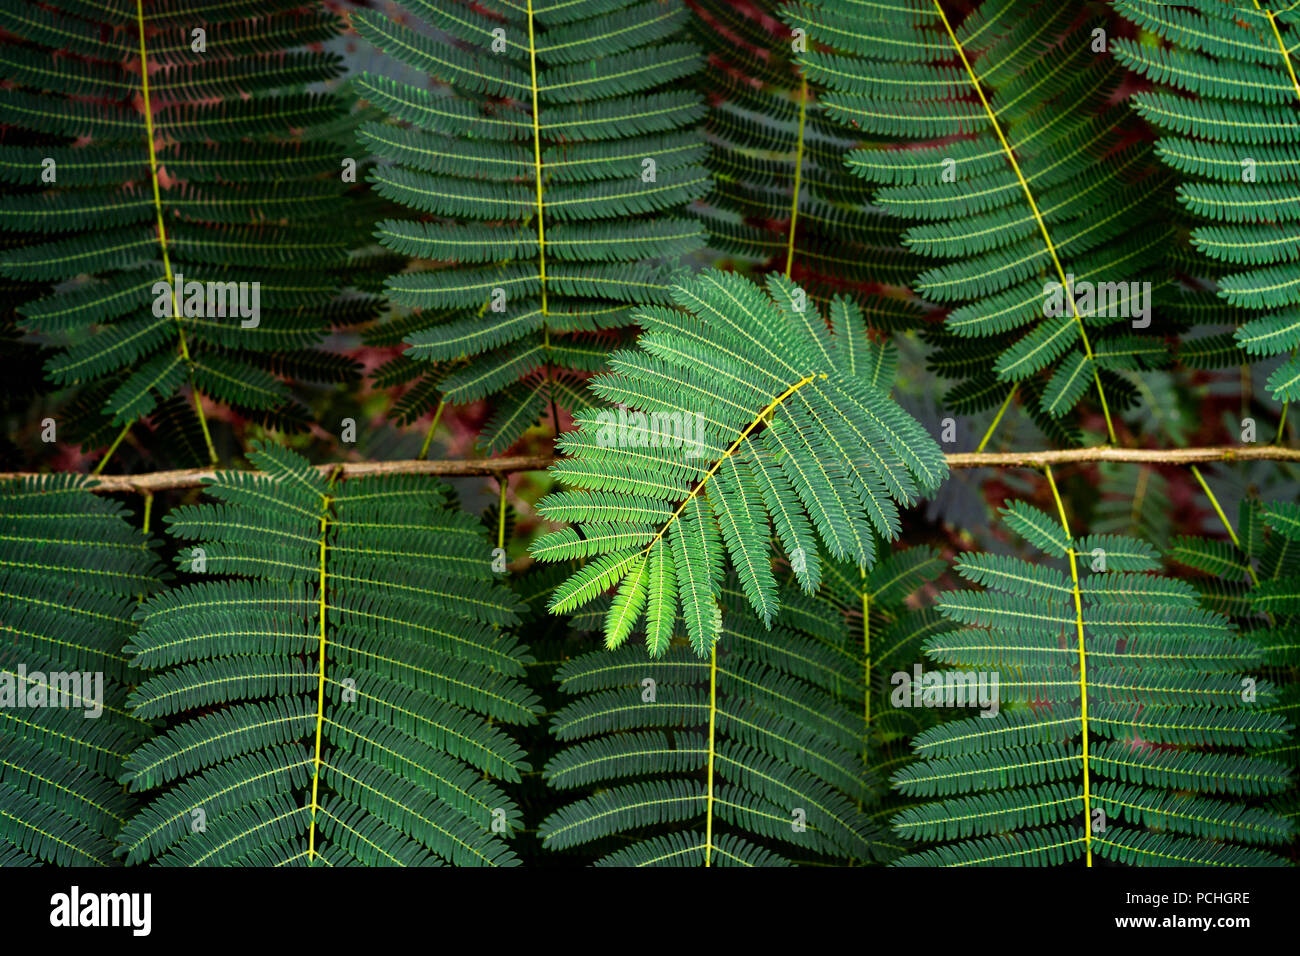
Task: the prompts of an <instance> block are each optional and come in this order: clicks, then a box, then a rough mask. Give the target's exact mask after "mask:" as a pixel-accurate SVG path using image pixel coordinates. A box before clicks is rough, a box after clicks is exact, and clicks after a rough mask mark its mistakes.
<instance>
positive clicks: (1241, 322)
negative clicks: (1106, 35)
mask: <svg viewBox="0 0 1300 956" xmlns="http://www.w3.org/2000/svg"><path fill="white" fill-rule="evenodd" d="M1115 9H1116V10H1117V11H1118V12H1119V13H1120V14H1121V15H1123V16H1124V17H1126V18H1127V19H1129V20H1131V21H1132V22H1133V23H1135V24H1137V25H1138V26H1139V27H1141V28H1142V29H1143V30H1146V31H1148V32H1149V33H1150V34H1152V35H1153V36H1155V37H1158V38H1159V39H1160V40H1161V44H1160V45H1154V44H1153V45H1148V44H1138V43H1134V42H1131V41H1126V40H1118V41H1116V44H1115V56H1116V58H1117V59H1118V60H1119V62H1121V63H1123V64H1124V65H1126V66H1127V67H1129V68H1130V69H1132V70H1134V71H1135V72H1137V73H1139V74H1141V75H1142V76H1144V77H1146V78H1148V79H1150V80H1152V81H1153V82H1154V83H1156V84H1158V88H1157V89H1156V90H1154V91H1151V92H1141V93H1135V94H1133V96H1132V98H1131V103H1132V107H1133V109H1134V110H1135V111H1136V112H1137V113H1138V115H1140V116H1142V117H1143V118H1144V119H1145V120H1147V121H1148V122H1149V123H1151V124H1152V125H1153V126H1155V127H1156V128H1157V129H1158V130H1159V131H1161V132H1162V133H1163V135H1162V136H1161V138H1160V140H1159V141H1158V143H1157V144H1156V154H1157V155H1158V156H1159V157H1160V158H1161V160H1163V161H1164V163H1165V164H1166V165H1168V166H1169V167H1170V168H1171V169H1173V170H1174V171H1176V172H1177V173H1178V174H1180V175H1181V177H1182V183H1181V185H1180V186H1179V187H1178V198H1179V200H1180V202H1181V203H1182V205H1183V206H1184V207H1185V208H1186V210H1187V212H1188V213H1189V214H1190V215H1191V217H1192V219H1193V222H1194V226H1195V227H1194V228H1193V229H1192V230H1191V245H1192V246H1193V247H1194V248H1195V249H1196V251H1197V252H1198V253H1200V257H1201V259H1200V267H1201V271H1202V272H1203V273H1206V274H1208V275H1210V276H1212V277H1214V278H1216V281H1217V286H1218V288H1217V292H1218V296H1219V297H1220V299H1221V300H1222V301H1223V302H1224V303H1226V304H1227V305H1228V306H1230V307H1231V313H1230V315H1229V316H1228V317H1227V321H1228V322H1230V323H1232V324H1234V325H1236V326H1237V329H1236V333H1235V336H1234V338H1235V340H1236V344H1237V346H1238V347H1239V348H1240V349H1241V350H1242V352H1244V353H1245V354H1244V355H1243V354H1240V353H1238V355H1237V357H1236V364H1248V363H1250V362H1252V361H1258V360H1259V359H1260V358H1268V357H1272V356H1287V355H1288V354H1289V356H1290V357H1289V358H1287V359H1283V360H1282V363H1281V365H1280V366H1279V367H1278V368H1277V369H1275V370H1274V371H1273V372H1272V374H1271V375H1270V376H1269V379H1268V389H1269V391H1270V392H1271V393H1272V395H1273V398H1274V399H1275V400H1277V401H1282V402H1286V401H1290V400H1292V399H1296V398H1300V362H1298V361H1297V360H1296V358H1295V351H1296V348H1297V347H1300V322H1297V319H1296V315H1297V313H1296V309H1295V308H1294V306H1295V305H1296V304H1297V303H1300V273H1298V272H1297V270H1296V267H1295V259H1296V244H1295V241H1294V238H1288V236H1293V234H1294V233H1295V231H1296V230H1295V227H1294V219H1295V215H1294V213H1295V207H1296V198H1297V195H1298V194H1297V191H1296V182H1295V173H1294V164H1293V163H1292V162H1291V161H1290V159H1289V157H1290V156H1292V155H1293V154H1294V152H1295V150H1296V144H1297V143H1300V121H1297V119H1296V112H1295V110H1296V105H1297V102H1298V101H1300V89H1297V87H1296V84H1295V73H1294V70H1295V54H1294V38H1295V29H1296V24H1295V20H1294V18H1292V17H1289V16H1286V15H1284V14H1279V13H1274V12H1272V11H1270V10H1268V9H1266V8H1265V7H1260V6H1258V5H1256V6H1254V7H1252V6H1250V5H1240V6H1234V7H1232V8H1231V12H1232V16H1225V15H1224V7H1222V6H1221V5H1219V4H1214V3H1206V2H1197V3H1191V4H1185V5H1183V6H1181V7H1178V6H1172V5H1169V4H1163V3H1152V2H1149V0H1125V2H1119V3H1116V4H1115Z"/></svg>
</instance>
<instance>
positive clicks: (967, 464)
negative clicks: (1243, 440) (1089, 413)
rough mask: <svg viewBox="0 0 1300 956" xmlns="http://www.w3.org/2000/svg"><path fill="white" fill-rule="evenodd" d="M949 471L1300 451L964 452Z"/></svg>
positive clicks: (1299, 451) (1290, 457)
mask: <svg viewBox="0 0 1300 956" xmlns="http://www.w3.org/2000/svg"><path fill="white" fill-rule="evenodd" d="M944 458H945V459H947V461H948V467H949V468H1043V467H1045V466H1047V465H1071V464H1086V463H1088V462H1094V461H1123V462H1128V463H1129V464H1134V465H1195V464H1200V463H1201V462H1207V461H1295V462H1300V448H1284V447H1281V446H1279V445H1262V444H1261V445H1213V446H1211V447H1208V448H1168V449H1165V448H1112V447H1111V446H1109V445H1097V446H1095V447H1092V448H1067V449H1064V450H1062V451H1007V452H962V453H958V454H953V455H944Z"/></svg>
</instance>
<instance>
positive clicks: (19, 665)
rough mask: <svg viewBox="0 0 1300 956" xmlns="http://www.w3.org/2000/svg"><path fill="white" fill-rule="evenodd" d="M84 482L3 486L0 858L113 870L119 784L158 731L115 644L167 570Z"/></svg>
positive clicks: (124, 804) (61, 479) (123, 806)
mask: <svg viewBox="0 0 1300 956" xmlns="http://www.w3.org/2000/svg"><path fill="white" fill-rule="evenodd" d="M89 487H90V484H89V482H87V481H86V479H84V478H81V477H76V476H71V475H59V476H47V477H42V478H39V479H33V480H27V481H8V482H4V483H3V485H0V604H2V605H3V607H4V613H3V615H2V616H0V634H3V638H4V640H3V645H4V646H3V650H0V852H2V853H6V854H8V855H10V857H11V858H12V860H13V861H14V863H15V865H23V864H31V863H38V862H39V863H53V864H56V865H59V866H109V865H112V864H113V862H114V861H113V847H114V839H115V837H116V835H117V833H118V831H119V830H120V829H121V827H122V825H123V824H124V823H125V822H126V820H127V819H129V817H130V816H131V814H132V812H133V810H134V808H135V800H133V799H132V798H130V797H128V796H127V795H125V794H124V793H123V792H122V790H121V788H120V787H118V786H117V785H116V783H115V782H114V781H115V778H116V777H117V775H118V773H119V771H120V770H121V767H122V763H123V761H124V760H125V759H126V757H127V755H128V754H129V753H130V752H131V750H132V749H133V748H134V747H136V746H137V745H139V744H141V743H142V742H144V741H147V740H148V739H149V738H150V737H151V736H152V735H153V728H152V727H151V726H150V725H149V723H148V722H147V721H144V720H141V719H140V718H138V717H136V716H134V715H133V714H132V713H131V712H130V709H129V708H128V706H127V703H126V700H127V693H128V689H129V686H130V683H131V680H132V678H131V676H130V675H129V674H128V671H127V666H126V658H125V656H124V654H123V646H124V645H125V644H126V642H127V640H128V638H129V637H130V636H131V635H132V633H133V632H134V630H135V622H134V621H133V620H132V616H133V610H134V605H135V603H136V601H137V600H138V599H139V598H140V596H141V595H144V594H148V593H150V592H152V591H153V590H154V589H155V588H156V587H157V586H158V585H159V579H160V576H161V574H160V573H161V570H162V568H161V565H160V563H159V562H158V559H157V558H156V556H155V555H154V553H153V551H152V550H151V548H150V542H149V539H148V536H147V535H145V534H143V533H141V532H140V531H139V530H137V529H136V528H134V527H132V526H131V524H130V523H129V522H128V520H127V513H126V511H125V509H123V508H122V506H121V505H119V504H118V503H117V502H115V501H113V500H112V499H110V498H104V497H101V496H99V495H95V494H92V493H91V492H90V491H88V490H87V489H88V488H89Z"/></svg>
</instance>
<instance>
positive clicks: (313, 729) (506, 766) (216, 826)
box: [120, 445, 538, 866]
mask: <svg viewBox="0 0 1300 956" xmlns="http://www.w3.org/2000/svg"><path fill="white" fill-rule="evenodd" d="M254 460H255V462H256V464H257V465H258V466H259V468H260V469H261V471H260V473H257V474H248V473H240V472H228V473H221V474H219V475H218V476H217V477H216V479H215V480H214V481H213V482H212V483H211V484H209V485H208V486H207V491H208V495H209V498H210V499H211V503H206V504H201V505H188V506H183V507H181V508H178V509H177V510H175V511H173V512H172V513H171V514H170V515H168V518H167V521H168V524H169V526H170V529H171V532H172V534H174V535H175V536H176V537H178V538H180V539H183V540H186V541H191V542H195V544H194V545H193V546H192V547H189V546H187V547H184V548H182V549H181V552H180V554H179V555H178V562H179V565H180V568H181V573H182V574H183V575H184V576H187V577H188V576H189V575H191V574H194V573H196V572H198V573H202V574H204V575H207V577H204V578H202V579H201V580H200V581H199V582H198V583H192V584H185V585H182V586H180V587H177V588H174V589H172V590H169V591H167V592H164V593H162V594H160V595H158V596H156V597H155V598H154V599H152V600H151V601H149V602H148V603H147V604H146V605H145V607H144V608H143V611H142V623H141V627H140V631H139V632H138V633H137V634H136V635H135V637H134V638H133V640H132V641H131V643H130V646H129V647H128V652H129V654H130V655H131V658H132V662H133V664H134V665H135V666H137V667H141V668H144V669H145V670H147V671H151V672H152V674H150V675H149V676H146V677H144V678H142V679H141V680H140V682H139V686H137V687H136V689H135V690H134V692H133V693H132V695H131V698H130V703H131V705H132V707H133V710H134V713H135V714H137V715H140V716H142V717H148V718H156V717H161V718H166V719H167V721H168V729H167V730H166V731H165V732H163V733H162V734H160V735H159V736H158V737H156V738H154V739H153V740H151V741H149V742H148V743H146V744H144V745H143V746H140V747H138V748H137V749H135V751H134V752H133V753H132V754H131V756H130V757H129V759H128V760H127V761H126V763H125V766H124V772H123V780H124V781H125V782H126V783H127V784H128V786H129V787H130V789H131V790H133V791H136V792H150V793H151V797H150V800H149V802H148V804H147V806H146V807H145V809H144V810H142V811H141V812H140V813H139V814H137V815H136V816H135V817H134V818H132V819H131V821H130V822H129V823H128V824H127V825H126V827H125V828H124V830H123V831H122V838H121V839H122V844H123V847H122V850H121V851H120V852H121V853H122V854H124V855H125V856H126V858H127V860H128V861H129V862H138V861H141V860H145V859H151V858H156V859H157V862H159V863H162V864H169V863H180V864H184V865H191V866H194V865H226V864H234V863H240V862H243V863H248V862H255V860H256V854H258V853H270V854H273V855H274V856H276V857H277V858H278V859H280V860H282V861H283V860H291V859H292V860H297V859H304V858H305V860H306V862H307V863H309V864H314V863H317V862H322V861H324V862H329V863H330V864H332V865H340V864H344V863H351V864H356V863H361V864H370V865H399V864H400V865H415V864H417V863H420V864H424V863H437V862H439V861H443V862H447V863H453V864H457V865H510V864H512V863H514V862H515V857H514V855H513V854H512V852H511V851H510V849H509V848H508V847H507V845H506V843H505V841H504V839H503V837H502V836H501V835H500V834H503V833H506V832H508V831H509V830H511V829H514V828H517V827H518V825H519V822H520V813H519V810H518V808H517V807H515V806H514V804H513V803H512V802H511V801H510V800H509V799H508V798H507V797H506V795H505V793H504V791H503V790H502V789H501V787H500V786H499V785H498V784H497V783H495V782H494V781H493V780H492V779H491V778H496V779H499V780H517V779H518V778H519V774H520V773H521V772H522V771H523V770H525V769H526V768H527V764H526V763H524V760H523V757H524V755H523V753H522V751H521V750H520V748H519V746H518V745H517V743H516V742H515V741H514V740H512V739H511V738H510V736H509V735H508V734H507V733H506V732H505V731H504V730H503V729H502V725H511V724H514V725H523V724H529V723H533V722H535V721H536V712H537V709H538V706H537V700H536V696H535V695H534V694H533V693H532V692H531V691H530V690H528V688H526V687H525V686H523V685H522V684H521V683H520V681H519V676H520V675H521V674H522V673H523V666H524V663H525V661H526V660H527V657H526V653H525V651H524V650H523V648H521V647H520V646H519V645H518V644H517V643H516V642H515V640H514V639H513V638H512V637H510V636H509V634H508V633H507V632H506V631H504V630H503V628H505V627H508V626H509V625H511V624H513V623H514V622H515V621H516V620H517V618H516V613H515V610H516V607H515V602H514V600H513V599H512V598H511V597H510V596H509V595H508V594H506V593H505V592H504V591H503V590H502V589H501V588H500V587H498V586H496V585H494V584H493V583H492V580H491V579H492V572H491V555H490V549H489V548H488V544H487V542H486V541H485V540H484V536H483V534H482V529H481V527H478V526H476V522H475V520H474V519H473V518H472V517H471V516H469V515H465V514H462V513H459V512H453V511H450V510H448V509H447V507H446V491H445V489H440V488H439V487H438V486H437V485H434V484H430V483H429V482H427V481H425V480H421V479H419V478H415V477H412V476H379V477H374V478H362V479H358V480H354V481H348V482H347V483H346V484H344V485H337V486H336V485H335V484H334V483H333V482H330V481H326V480H325V479H324V478H323V477H321V475H320V474H319V473H318V472H317V471H316V470H314V469H311V468H309V467H308V466H307V463H306V461H305V460H304V459H302V458H301V457H299V456H298V455H297V454H296V453H294V452H290V451H287V450H285V449H283V448H280V447H278V446H274V445H265V446H259V448H258V450H257V452H256V453H255V455H254ZM198 811H201V813H202V817H203V821H204V823H203V826H201V827H197V826H193V825H192V823H193V820H194V819H195V814H196V812H198Z"/></svg>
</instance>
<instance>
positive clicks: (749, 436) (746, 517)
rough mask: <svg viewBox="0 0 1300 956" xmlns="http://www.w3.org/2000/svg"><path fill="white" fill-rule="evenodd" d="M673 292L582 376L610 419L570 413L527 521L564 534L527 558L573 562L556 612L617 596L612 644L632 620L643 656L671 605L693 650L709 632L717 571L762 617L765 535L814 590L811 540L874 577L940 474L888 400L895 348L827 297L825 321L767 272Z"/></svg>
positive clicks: (927, 445) (771, 591) (716, 621)
mask: <svg viewBox="0 0 1300 956" xmlns="http://www.w3.org/2000/svg"><path fill="white" fill-rule="evenodd" d="M674 297H675V299H676V301H677V303H678V305H679V307H680V308H679V309H675V310H674V309H667V308H661V307H650V308H647V309H644V310H643V311H641V312H640V313H638V315H637V319H638V321H639V322H640V323H641V324H642V327H643V328H644V329H645V330H646V331H645V332H644V334H643V335H642V336H641V338H640V340H639V348H637V349H636V350H629V351H624V352H618V353H616V354H614V355H613V356H611V358H610V368H611V370H612V371H611V372H610V373H609V374H606V375H601V376H598V377H596V378H595V379H594V380H593V381H592V384H591V388H592V391H593V392H595V394H596V395H598V396H599V397H600V398H602V399H604V400H605V401H606V402H609V403H615V404H617V405H618V406H619V408H616V409H610V408H604V409H600V410H595V411H591V412H587V413H584V414H581V415H579V416H578V424H579V428H578V430H577V431H574V432H570V433H568V434H566V435H565V436H563V438H562V439H561V441H560V443H559V447H560V449H561V450H562V451H563V452H565V453H566V454H567V455H569V456H570V457H568V458H566V459H563V460H561V461H560V462H559V463H557V464H556V465H555V467H554V469H553V472H554V474H555V475H556V477H557V478H558V479H559V480H560V481H561V482H563V483H564V484H565V485H567V486H568V490H566V491H563V492H559V493H557V494H553V495H548V496H547V497H546V498H544V499H543V500H542V501H541V502H540V503H539V511H540V512H541V513H542V514H543V515H544V516H546V517H549V518H551V519H553V520H557V521H568V522H573V523H574V525H575V526H574V527H571V528H565V529H563V530H561V531H558V532H555V533H553V534H550V535H547V536H545V537H543V538H542V539H540V540H539V541H537V542H536V543H535V544H534V545H533V548H532V551H533V554H534V556H535V557H537V558H538V559H540V560H548V561H560V560H568V559H572V558H583V559H585V560H586V564H585V565H584V566H583V568H582V569H581V570H580V571H578V572H577V573H576V574H574V575H573V576H572V577H571V578H570V579H569V580H568V581H567V582H566V583H565V584H564V585H563V586H561V587H560V588H558V589H557V590H556V592H555V595H554V598H553V600H552V603H551V607H552V610H554V611H556V612H557V613H559V612H564V611H568V610H572V609H574V608H577V607H581V606H583V605H585V604H587V603H589V602H590V601H592V600H593V599H595V598H596V597H597V596H598V595H600V594H602V593H604V592H605V591H608V590H609V589H610V588H613V587H615V586H617V587H618V592H617V595H616V597H615V600H614V604H613V607H612V608H611V609H610V612H609V615H608V617H607V622H606V632H605V638H606V642H607V644H608V645H609V646H610V647H616V646H618V645H619V644H620V643H622V641H623V640H624V639H625V638H626V637H627V635H628V634H629V633H630V632H631V629H632V627H633V626H634V625H636V624H637V622H638V621H639V620H641V619H642V617H644V618H645V619H646V620H647V622H648V626H649V634H648V636H647V643H648V646H649V648H650V650H651V652H652V653H655V654H658V653H662V652H663V651H664V650H665V649H666V648H667V642H668V637H669V634H670V632H671V629H670V624H669V622H670V621H671V620H672V619H673V617H674V616H675V611H676V608H677V607H680V608H681V613H682V615H683V616H684V617H685V619H686V624H687V631H688V633H689V634H690V636H691V641H692V643H693V644H694V646H695V649H696V651H697V653H700V654H701V655H703V654H707V653H708V650H709V648H710V647H712V645H713V643H714V641H715V640H716V638H717V635H718V633H719V629H720V626H721V624H720V611H719V607H718V604H717V593H718V588H719V586H720V584H721V581H722V575H723V570H724V567H725V566H726V565H727V564H728V563H730V565H731V566H732V567H733V568H734V569H735V571H736V574H737V576H738V578H739V581H740V584H741V587H742V589H743V591H744V593H745V595H746V597H747V598H748V599H749V602H750V605H751V606H752V608H753V609H754V611H755V612H756V613H757V614H758V615H759V617H760V618H762V619H763V620H764V621H765V622H770V621H771V620H772V619H773V618H774V617H775V615H776V612H777V608H778V606H779V602H778V600H777V595H776V583H775V578H774V576H773V572H772V557H773V549H772V543H771V539H772V533H773V531H775V534H776V538H777V540H778V541H779V542H780V546H781V549H782V551H783V552H784V554H785V556H786V558H787V559H788V560H789V561H790V564H791V567H792V569H793V571H794V574H795V575H796V576H797V578H798V580H799V582H800V584H801V585H802V586H803V587H804V588H805V589H806V590H809V591H815V590H816V588H817V584H818V581H819V580H820V575H821V567H820V561H819V559H818V557H817V542H818V539H820V541H821V542H822V543H823V544H824V545H825V547H826V549H827V551H828V552H829V553H830V554H831V555H832V556H833V557H834V558H836V559H846V558H847V559H851V560H853V561H855V562H857V563H858V564H859V565H861V566H863V567H866V568H869V567H871V565H872V564H874V562H875V560H876V538H877V536H879V537H881V538H883V539H885V540H892V539H894V538H896V537H897V536H898V533H899V514H898V508H899V505H904V506H905V505H908V504H910V503H912V502H913V501H915V500H916V498H917V497H918V496H919V495H920V494H922V493H924V492H926V491H931V490H933V489H934V488H936V487H937V486H938V484H939V482H940V481H942V480H943V477H944V476H945V475H946V473H947V463H946V462H945V461H944V459H943V456H942V455H941V454H940V452H939V448H938V446H937V445H936V444H935V442H934V440H933V439H932V438H930V436H929V435H928V434H927V433H926V432H925V431H924V429H922V428H921V426H920V425H919V424H918V423H917V422H916V421H915V420H914V419H912V418H911V417H910V416H909V415H907V413H905V412H904V411H903V410H902V409H900V408H899V407H898V406H897V405H896V404H895V403H894V401H893V400H892V399H891V398H890V397H889V394H888V388H889V383H890V379H891V378H892V360H891V356H892V351H891V350H889V349H887V348H881V347H880V346H877V345H875V344H873V343H872V342H871V340H870V339H869V338H867V335H866V331H865V327H864V325H863V321H862V313H861V310H860V309H859V308H858V307H857V306H856V305H854V304H853V303H851V302H850V301H848V300H846V299H843V298H837V299H835V300H834V301H833V302H832V305H831V310H830V312H831V315H830V322H829V324H828V322H827V320H826V318H825V317H823V316H822V314H821V313H820V311H819V310H818V309H817V307H816V305H815V304H814V303H812V302H811V301H809V299H808V297H807V296H806V294H805V293H804V291H803V290H802V289H801V288H799V287H798V286H796V285H794V284H793V283H791V282H789V281H788V280H786V279H784V278H781V277H779V276H770V277H769V279H768V283H767V292H764V291H763V290H762V289H760V288H759V287H758V286H756V285H754V284H753V283H752V282H750V281H749V280H747V279H744V278H742V277H739V276H736V275H734V274H731V273H722V272H706V273H704V274H702V275H701V277H700V278H699V279H698V280H697V281H695V282H694V283H692V284H691V285H689V286H679V287H677V288H675V289H674ZM629 410H630V411H629Z"/></svg>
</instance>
